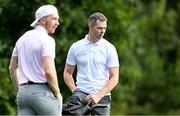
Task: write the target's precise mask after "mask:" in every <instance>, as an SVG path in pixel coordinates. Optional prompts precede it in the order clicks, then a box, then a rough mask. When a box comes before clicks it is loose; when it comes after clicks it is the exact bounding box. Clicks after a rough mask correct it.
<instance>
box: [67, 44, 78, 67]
mask: <svg viewBox="0 0 180 116" xmlns="http://www.w3.org/2000/svg"><path fill="white" fill-rule="evenodd" d="M66 63H67V64H70V65H76V57H75V47H74V45H72V46H71V47H70V48H69V51H68V55H67V59H66Z"/></svg>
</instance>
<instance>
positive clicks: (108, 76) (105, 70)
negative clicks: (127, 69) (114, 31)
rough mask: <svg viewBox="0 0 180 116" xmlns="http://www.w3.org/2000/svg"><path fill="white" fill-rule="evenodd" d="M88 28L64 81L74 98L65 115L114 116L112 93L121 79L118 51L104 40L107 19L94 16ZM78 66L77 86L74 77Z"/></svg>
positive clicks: (72, 53)
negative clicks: (112, 112)
mask: <svg viewBox="0 0 180 116" xmlns="http://www.w3.org/2000/svg"><path fill="white" fill-rule="evenodd" d="M88 27H89V33H88V34H87V35H86V36H85V38H83V39H82V40H79V41H77V42H75V43H74V44H73V45H72V46H71V47H70V49H69V52H68V55H67V60H66V65H65V69H64V80H65V83H66V84H67V86H68V87H69V88H70V90H71V91H72V92H73V95H72V96H71V97H70V98H69V100H68V102H67V104H66V106H65V108H64V111H63V113H64V114H89V113H90V114H91V115H110V102H111V95H110V91H111V90H112V89H113V88H114V87H115V86H116V85H117V83H118V79H119V60H118V55H117V52H116V49H115V47H114V46H113V45H112V44H111V43H110V42H108V41H107V40H106V39H104V38H103V36H104V34H105V31H106V28H107V19H106V17H105V16H104V15H103V14H102V13H99V12H96V13H93V14H92V15H91V16H90V17H89V19H88ZM75 66H77V76H76V80H77V82H76V84H75V82H74V79H73V76H72V75H73V72H74V69H75ZM86 104H89V106H88V107H90V110H89V111H85V110H86V109H87V108H85V107H84V106H85V105H86ZM83 105H84V106H83ZM86 107H87V106H86Z"/></svg>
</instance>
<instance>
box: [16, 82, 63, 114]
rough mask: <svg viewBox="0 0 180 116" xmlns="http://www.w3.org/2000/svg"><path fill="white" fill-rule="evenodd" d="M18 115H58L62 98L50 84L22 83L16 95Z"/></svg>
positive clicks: (60, 110)
mask: <svg viewBox="0 0 180 116" xmlns="http://www.w3.org/2000/svg"><path fill="white" fill-rule="evenodd" d="M16 103H17V108H18V113H17V114H18V115H58V116H61V112H62V98H56V97H55V96H54V94H53V92H52V90H51V88H50V87H49V86H48V85H45V84H33V85H21V86H20V88H19V91H18V93H17V97H16Z"/></svg>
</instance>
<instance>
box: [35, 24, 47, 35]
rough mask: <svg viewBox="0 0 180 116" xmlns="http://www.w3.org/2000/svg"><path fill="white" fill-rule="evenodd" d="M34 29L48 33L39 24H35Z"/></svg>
mask: <svg viewBox="0 0 180 116" xmlns="http://www.w3.org/2000/svg"><path fill="white" fill-rule="evenodd" d="M35 29H37V30H40V31H41V32H43V33H46V34H48V33H47V31H46V29H45V28H44V27H43V26H41V25H38V26H36V27H35Z"/></svg>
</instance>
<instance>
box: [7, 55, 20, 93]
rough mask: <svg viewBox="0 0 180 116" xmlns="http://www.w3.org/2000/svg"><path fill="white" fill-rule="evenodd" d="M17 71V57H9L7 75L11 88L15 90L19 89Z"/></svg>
mask: <svg viewBox="0 0 180 116" xmlns="http://www.w3.org/2000/svg"><path fill="white" fill-rule="evenodd" d="M17 69H18V57H17V56H14V57H11V60H10V64H9V73H10V78H11V81H12V83H13V86H14V87H15V89H16V90H18V89H19V84H18V76H17Z"/></svg>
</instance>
